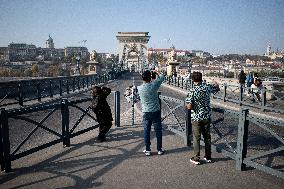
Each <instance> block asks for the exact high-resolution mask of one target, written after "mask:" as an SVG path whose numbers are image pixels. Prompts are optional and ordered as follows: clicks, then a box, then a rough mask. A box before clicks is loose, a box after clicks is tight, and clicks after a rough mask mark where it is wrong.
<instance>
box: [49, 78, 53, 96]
mask: <svg viewBox="0 0 284 189" xmlns="http://www.w3.org/2000/svg"><path fill="white" fill-rule="evenodd" d="M52 87H53V86H52V80H49V96H50V98H53V88H52Z"/></svg>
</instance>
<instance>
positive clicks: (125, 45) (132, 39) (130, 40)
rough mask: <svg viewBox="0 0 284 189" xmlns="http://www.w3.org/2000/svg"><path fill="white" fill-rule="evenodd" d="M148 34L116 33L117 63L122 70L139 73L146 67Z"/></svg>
mask: <svg viewBox="0 0 284 189" xmlns="http://www.w3.org/2000/svg"><path fill="white" fill-rule="evenodd" d="M148 33H149V32H118V34H117V36H116V38H117V40H118V51H119V63H120V64H121V66H122V68H123V69H131V70H132V71H136V72H141V71H142V70H143V69H144V67H145V66H147V65H148V56H147V50H148V47H147V43H148V41H149V39H150V37H151V36H149V35H148Z"/></svg>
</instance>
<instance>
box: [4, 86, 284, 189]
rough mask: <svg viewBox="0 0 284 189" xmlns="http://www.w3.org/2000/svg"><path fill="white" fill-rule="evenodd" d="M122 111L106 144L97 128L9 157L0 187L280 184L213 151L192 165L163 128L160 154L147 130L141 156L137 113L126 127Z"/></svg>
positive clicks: (126, 118) (188, 151)
mask: <svg viewBox="0 0 284 189" xmlns="http://www.w3.org/2000/svg"><path fill="white" fill-rule="evenodd" d="M112 85H113V86H115V85H116V84H112ZM118 87H119V85H118ZM120 87H121V86H120ZM122 110H123V111H122V118H121V120H122V122H121V127H120V128H115V127H113V128H112V129H111V132H110V134H109V135H108V137H107V142H104V143H99V142H97V141H96V140H95V137H96V136H97V134H98V133H97V132H98V131H97V130H95V131H90V132H88V133H85V134H83V135H80V136H77V137H75V138H73V139H71V147H68V148H63V147H62V144H58V145H55V146H52V147H50V148H48V149H44V150H42V151H40V152H37V153H35V154H32V155H30V156H27V157H24V158H21V159H19V160H16V161H13V162H12V168H13V172H11V173H8V174H5V173H1V174H0V189H2V188H3V189H4V188H5V189H6V188H28V189H30V188H36V189H37V188H62V189H63V188H64V189H67V188H70V189H71V188H72V189H73V188H74V189H77V188H78V189H83V188H118V189H120V188H171V189H172V188H192V189H195V188H196V189H201V188H206V189H207V188H212V189H213V188H214V189H216V188H233V189H234V188H236V189H237V188H250V189H254V188H255V189H262V188H263V189H266V188H275V189H278V188H279V189H283V188H284V181H283V180H282V179H279V178H277V177H275V176H271V175H268V174H266V173H263V172H261V171H258V170H255V169H248V170H246V171H242V172H240V171H236V170H235V162H234V161H233V160H231V159H229V158H226V157H223V156H222V155H221V154H218V153H213V161H214V162H213V163H211V164H202V165H199V166H195V165H192V164H191V163H190V161H189V159H190V157H191V156H192V149H191V148H189V147H185V146H184V143H183V139H182V138H181V137H180V136H178V135H175V134H173V133H171V132H169V131H164V133H163V135H164V136H163V147H164V148H165V149H166V154H165V155H163V156H159V155H157V153H156V151H155V149H156V139H155V134H154V133H151V136H152V141H151V142H152V150H153V152H154V153H153V155H152V156H150V157H146V156H145V155H144V154H143V153H142V151H143V149H144V141H143V128H142V127H141V117H140V116H139V114H137V115H138V117H136V122H135V123H136V124H137V125H135V126H134V127H133V126H130V125H131V120H130V114H131V110H130V109H129V106H127V107H126V105H124V106H123V107H122ZM201 153H202V154H203V153H204V149H202V151H201ZM202 154H201V155H202Z"/></svg>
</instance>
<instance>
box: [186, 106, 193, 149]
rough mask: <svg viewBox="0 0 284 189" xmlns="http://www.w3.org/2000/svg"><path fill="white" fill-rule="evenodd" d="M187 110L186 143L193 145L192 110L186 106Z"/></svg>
mask: <svg viewBox="0 0 284 189" xmlns="http://www.w3.org/2000/svg"><path fill="white" fill-rule="evenodd" d="M185 112H186V120H185V136H184V144H185V145H186V146H191V141H192V125H191V110H189V109H187V108H186V107H185Z"/></svg>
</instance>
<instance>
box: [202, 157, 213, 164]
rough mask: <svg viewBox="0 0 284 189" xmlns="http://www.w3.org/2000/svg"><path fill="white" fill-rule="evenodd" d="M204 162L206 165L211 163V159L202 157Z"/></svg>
mask: <svg viewBox="0 0 284 189" xmlns="http://www.w3.org/2000/svg"><path fill="white" fill-rule="evenodd" d="M204 161H205V162H206V163H212V159H211V158H206V157H204Z"/></svg>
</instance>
